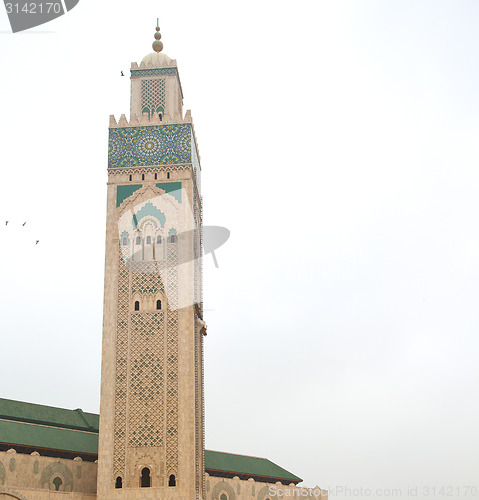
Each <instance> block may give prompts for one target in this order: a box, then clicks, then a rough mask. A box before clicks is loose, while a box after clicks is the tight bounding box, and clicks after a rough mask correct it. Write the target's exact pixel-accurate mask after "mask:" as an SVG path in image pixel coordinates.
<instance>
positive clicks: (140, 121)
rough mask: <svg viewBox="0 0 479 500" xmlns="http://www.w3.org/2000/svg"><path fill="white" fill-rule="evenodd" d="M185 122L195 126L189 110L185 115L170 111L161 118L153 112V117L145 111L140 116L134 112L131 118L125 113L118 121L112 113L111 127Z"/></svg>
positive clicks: (179, 123)
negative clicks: (173, 114)
mask: <svg viewBox="0 0 479 500" xmlns="http://www.w3.org/2000/svg"><path fill="white" fill-rule="evenodd" d="M188 113H189V114H188ZM183 123H187V124H191V125H192V126H193V120H192V118H191V112H190V111H189V110H188V111H187V112H186V114H185V116H184V118H182V117H181V115H175V116H171V114H170V113H169V112H168V113H166V114H165V115H163V116H162V118H161V120H160V117H159V115H158V113H153V115H152V116H151V118H150V117H149V116H148V113H143V114H142V115H141V117H140V118H139V117H138V115H136V114H132V115H130V120H128V118H127V117H126V115H125V114H122V115H121V116H120V119H119V120H118V122H117V121H116V119H115V116H114V115H110V123H109V128H125V127H138V126H145V127H147V126H153V125H175V124H178V125H181V124H183Z"/></svg>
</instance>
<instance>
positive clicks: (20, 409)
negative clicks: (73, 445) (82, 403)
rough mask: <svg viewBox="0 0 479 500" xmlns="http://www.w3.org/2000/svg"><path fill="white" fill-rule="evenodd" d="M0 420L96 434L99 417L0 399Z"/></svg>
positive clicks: (80, 411)
mask: <svg viewBox="0 0 479 500" xmlns="http://www.w3.org/2000/svg"><path fill="white" fill-rule="evenodd" d="M0 419H6V420H16V421H18V422H31V423H34V424H44V425H50V426H53V427H64V428H65V429H77V430H82V431H90V432H98V421H99V416H98V415H96V414H94V413H86V412H84V411H82V410H80V409H79V408H78V409H77V410H65V409H63V408H55V407H53V406H43V405H37V404H33V403H24V402H22V401H12V400H11V399H2V398H0Z"/></svg>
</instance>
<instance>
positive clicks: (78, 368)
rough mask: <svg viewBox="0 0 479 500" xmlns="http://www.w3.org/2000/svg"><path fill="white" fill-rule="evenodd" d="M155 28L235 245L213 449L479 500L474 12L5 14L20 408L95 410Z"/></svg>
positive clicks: (349, 4)
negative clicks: (134, 72)
mask: <svg viewBox="0 0 479 500" xmlns="http://www.w3.org/2000/svg"><path fill="white" fill-rule="evenodd" d="M157 17H160V26H161V32H162V35H163V39H162V41H163V42H164V46H165V48H164V52H165V53H166V54H168V55H169V56H170V57H172V58H174V59H177V61H178V67H179V72H180V77H181V82H182V86H183V91H184V95H185V110H186V109H191V110H192V114H193V119H194V123H195V130H196V134H197V138H198V144H199V150H200V155H201V162H202V168H203V197H204V214H205V218H204V222H205V224H206V225H221V226H226V227H228V228H229V229H230V230H231V238H230V240H229V241H228V243H227V244H226V245H225V246H223V247H221V248H220V249H219V250H218V251H217V253H216V257H217V259H218V262H219V266H220V267H219V269H216V268H215V267H214V264H213V260H212V258H211V256H207V257H206V260H205V265H204V272H205V276H204V281H205V308H206V309H207V312H206V314H205V319H206V321H207V324H208V337H207V338H206V344H205V356H206V372H205V390H206V445H207V447H208V448H209V449H214V450H220V451H229V452H235V453H243V454H250V455H257V456H264V457H268V458H269V459H271V460H273V461H274V462H276V463H278V464H279V465H281V466H283V467H285V468H286V469H288V470H290V471H291V472H293V473H295V474H297V475H299V476H300V477H302V478H304V484H305V485H306V486H314V485H316V484H319V485H320V486H321V487H323V488H330V490H331V493H332V494H331V498H332V497H333V496H334V498H350V497H351V496H352V495H353V491H352V490H354V489H355V488H358V489H359V488H363V489H366V488H371V489H373V491H375V490H376V489H381V488H385V489H390V488H400V490H401V492H402V495H401V497H400V498H410V497H411V495H409V496H408V493H407V492H408V488H411V487H415V486H418V494H417V498H434V496H433V495H432V494H431V493H432V488H433V487H434V488H436V493H437V491H438V489H439V488H441V487H442V486H445V487H453V488H459V489H458V490H456V489H455V490H454V494H453V495H452V496H453V497H454V498H462V497H464V498H466V499H467V498H468V497H471V492H470V491H469V492H468V491H467V489H466V487H467V486H476V487H479V477H478V475H477V470H478V466H479V458H478V453H477V449H478V446H479V434H478V421H479V397H478V396H479V394H478V382H479V380H478V378H479V377H478V374H479V370H478V362H477V361H478V355H479V341H478V330H479V315H478V301H479V235H478V224H477V216H478V213H479V197H478V190H479V171H478V160H479V152H478V134H479V121H478V120H479V99H478V89H479V61H478V47H479V29H478V27H479V2H477V1H466V0H455V1H443V0H421V1H417V0H388V1H384V0H357V1H343V0H334V1H333V0H330V1H314V2H313V1H303V0H299V1H296V2H284V1H275V2H273V1H251V0H245V1H243V2H241V3H236V4H233V3H230V2H220V1H190V0H188V1H184V2H181V3H179V2H160V1H158V2H154V1H142V2H140V1H138V2H126V1H124V0H116V1H111V0H109V1H105V0H103V1H101V2H93V1H91V0H80V3H79V4H78V6H77V7H75V9H73V10H72V11H71V12H69V13H68V14H66V15H64V16H63V17H61V18H59V19H57V20H55V21H53V22H51V23H48V24H45V25H43V26H41V27H38V28H36V29H33V30H31V31H30V32H25V33H17V34H14V35H13V34H11V33H10V26H9V23H8V19H7V16H6V13H5V11H2V9H0V31H1V33H0V56H1V63H2V71H1V79H0V89H1V92H0V100H1V107H0V109H1V111H2V119H1V121H0V128H1V131H0V133H1V153H2V169H1V196H0V214H1V215H0V217H1V218H2V219H3V220H5V221H6V220H9V221H10V222H9V224H8V226H7V225H5V223H4V222H3V220H1V219H0V238H1V245H0V257H1V260H0V272H1V276H2V286H1V288H0V317H1V331H2V335H1V359H2V363H1V364H0V380H2V381H3V383H2V384H1V387H2V389H1V391H0V397H6V398H11V399H18V400H23V401H30V402H35V403H41V404H47V405H54V406H59V407H65V408H77V407H81V408H82V409H83V410H85V411H91V412H98V411H99V397H100V395H99V386H100V361H101V360H100V355H101V352H100V351H101V329H102V305H103V272H104V241H105V234H104V232H105V207H106V181H107V170H106V169H107V139H108V116H109V115H110V114H115V115H116V117H117V118H118V117H119V115H120V114H121V113H125V114H128V113H129V95H130V94H129V79H128V73H129V71H128V70H129V67H130V63H131V62H132V61H138V62H140V61H141V59H142V58H143V57H144V56H145V55H146V54H147V53H149V52H151V43H152V41H153V34H154V31H155V30H154V28H155V22H156V18H157ZM122 70H123V71H124V73H125V74H126V75H127V76H126V77H121V76H120V72H121V71H122ZM25 221H26V222H27V224H26V225H25V226H22V224H23V222H25ZM36 240H40V242H39V244H38V245H35V241H36ZM424 486H429V487H430V488H431V489H430V490H429V495H427V494H426V493H427V490H424V489H423V487H424ZM341 488H350V489H351V493H349V494H348V493H347V492H346V494H340V493H341ZM380 491H383V490H380ZM447 491H449V490H447ZM447 491H446V493H447ZM451 491H452V490H451ZM335 493H336V494H335ZM476 493H477V492H476ZM334 494H335V495H334ZM478 494H479V493H478ZM362 496H363V498H366V497H367V496H365V494H363V495H362ZM376 496H378V495H376ZM382 496H387V493H384V494H383V495H382ZM396 498H398V496H397V495H396ZM440 498H442V497H440Z"/></svg>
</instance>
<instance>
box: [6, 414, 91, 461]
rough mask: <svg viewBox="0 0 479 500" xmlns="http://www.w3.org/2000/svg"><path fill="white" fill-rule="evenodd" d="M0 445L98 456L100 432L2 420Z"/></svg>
mask: <svg viewBox="0 0 479 500" xmlns="http://www.w3.org/2000/svg"><path fill="white" fill-rule="evenodd" d="M0 443H8V444H11V445H13V446H14V445H16V444H17V445H21V446H28V447H31V448H47V449H50V450H62V451H70V452H75V453H88V454H90V455H97V454H98V432H83V431H75V430H71V429H61V428H58V427H46V426H44V425H38V424H27V423H24V422H11V421H8V420H0Z"/></svg>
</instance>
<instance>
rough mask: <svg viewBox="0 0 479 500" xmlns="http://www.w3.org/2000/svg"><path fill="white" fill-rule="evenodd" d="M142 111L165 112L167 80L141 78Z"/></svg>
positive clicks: (149, 113) (150, 113)
mask: <svg viewBox="0 0 479 500" xmlns="http://www.w3.org/2000/svg"><path fill="white" fill-rule="evenodd" d="M141 112H142V113H148V116H149V117H150V118H151V116H152V114H153V113H161V114H165V80H163V79H158V78H156V79H148V80H141Z"/></svg>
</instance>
